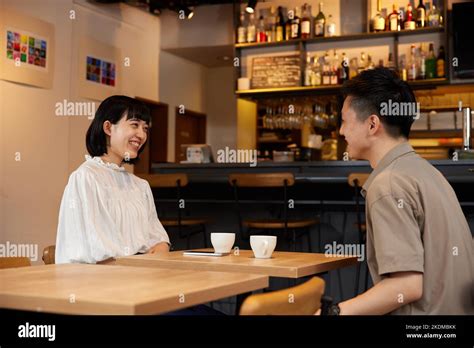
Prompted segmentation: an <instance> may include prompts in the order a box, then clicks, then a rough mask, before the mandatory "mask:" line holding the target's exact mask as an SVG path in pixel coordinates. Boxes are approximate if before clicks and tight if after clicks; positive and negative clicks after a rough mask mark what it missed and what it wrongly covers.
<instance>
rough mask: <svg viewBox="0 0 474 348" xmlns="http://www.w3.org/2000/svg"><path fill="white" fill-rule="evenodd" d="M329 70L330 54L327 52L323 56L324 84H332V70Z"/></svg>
mask: <svg viewBox="0 0 474 348" xmlns="http://www.w3.org/2000/svg"><path fill="white" fill-rule="evenodd" d="M329 70H330V67H329V54H328V52H326V54H325V55H324V57H323V85H330V84H331V72H330V71H329Z"/></svg>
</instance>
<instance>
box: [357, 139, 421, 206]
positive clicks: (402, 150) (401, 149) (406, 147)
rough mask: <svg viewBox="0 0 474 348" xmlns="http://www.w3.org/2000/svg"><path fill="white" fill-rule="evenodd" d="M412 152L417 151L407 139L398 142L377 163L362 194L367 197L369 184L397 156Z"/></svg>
mask: <svg viewBox="0 0 474 348" xmlns="http://www.w3.org/2000/svg"><path fill="white" fill-rule="evenodd" d="M411 152H415V150H413V147H411V145H410V143H408V142H407V141H406V142H403V143H401V144H398V145H397V146H395V147H394V148H393V149H391V150H390V151H389V152H387V153H386V154H385V156H384V157H383V158H382V159H381V160H380V162H379V163H378V164H377V167H375V169H374V170H373V171H372V173H371V174H370V176H369V177H368V179H367V181H366V182H365V184H364V185H363V186H362V189H361V194H362V196H364V197H365V195H366V194H367V190H368V189H369V186H370V184H371V183H372V181H374V179H375V177H376V176H377V175H379V174H380V173H381V172H382V171H384V170H385V168H387V167H388V166H389V165H390V163H392V162H393V161H395V160H396V159H397V158H399V157H401V156H403V155H406V154H407V153H411Z"/></svg>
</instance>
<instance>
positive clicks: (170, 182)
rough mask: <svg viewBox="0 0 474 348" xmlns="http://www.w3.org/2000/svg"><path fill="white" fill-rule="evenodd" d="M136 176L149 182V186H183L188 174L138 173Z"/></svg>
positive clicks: (186, 182)
mask: <svg viewBox="0 0 474 348" xmlns="http://www.w3.org/2000/svg"><path fill="white" fill-rule="evenodd" d="M137 176H138V177H140V178H142V179H145V180H146V181H148V182H149V183H150V187H151V188H155V187H156V188H166V187H176V186H178V182H179V186H181V187H183V186H186V185H187V184H188V176H187V175H186V174H184V173H172V174H138V175H137Z"/></svg>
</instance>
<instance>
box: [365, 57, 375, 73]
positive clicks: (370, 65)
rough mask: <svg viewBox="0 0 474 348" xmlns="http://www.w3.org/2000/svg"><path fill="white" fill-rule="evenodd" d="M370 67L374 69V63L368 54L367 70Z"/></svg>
mask: <svg viewBox="0 0 474 348" xmlns="http://www.w3.org/2000/svg"><path fill="white" fill-rule="evenodd" d="M370 69H375V64H374V62H373V61H372V56H371V55H370V54H369V55H368V56H367V70H370Z"/></svg>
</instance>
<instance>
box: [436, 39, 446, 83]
mask: <svg viewBox="0 0 474 348" xmlns="http://www.w3.org/2000/svg"><path fill="white" fill-rule="evenodd" d="M445 66H446V54H445V53H444V46H440V47H439V54H438V59H437V60H436V77H444V74H445Z"/></svg>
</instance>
